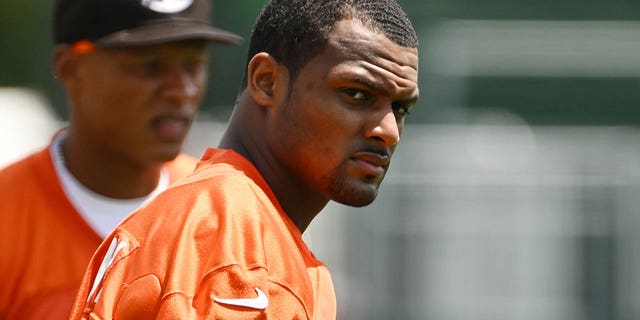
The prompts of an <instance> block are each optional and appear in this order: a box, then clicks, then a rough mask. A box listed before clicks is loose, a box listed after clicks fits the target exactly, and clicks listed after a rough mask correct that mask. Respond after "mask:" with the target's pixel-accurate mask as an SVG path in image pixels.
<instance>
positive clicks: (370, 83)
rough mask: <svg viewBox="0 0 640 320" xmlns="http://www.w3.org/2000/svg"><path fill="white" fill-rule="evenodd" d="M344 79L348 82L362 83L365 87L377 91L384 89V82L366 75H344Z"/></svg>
mask: <svg viewBox="0 0 640 320" xmlns="http://www.w3.org/2000/svg"><path fill="white" fill-rule="evenodd" d="M345 79H347V80H348V81H350V82H355V83H358V84H360V85H363V86H365V87H369V88H371V89H374V90H377V91H384V90H386V89H385V87H384V84H383V83H382V82H381V81H377V80H374V79H372V78H370V77H366V76H363V75H360V74H354V75H348V76H346V77H345Z"/></svg>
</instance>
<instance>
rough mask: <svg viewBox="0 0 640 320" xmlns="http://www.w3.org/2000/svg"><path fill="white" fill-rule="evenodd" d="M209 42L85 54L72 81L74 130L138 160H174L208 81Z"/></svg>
mask: <svg viewBox="0 0 640 320" xmlns="http://www.w3.org/2000/svg"><path fill="white" fill-rule="evenodd" d="M207 53H208V51H207V44H206V42H205V41H182V42H172V43H167V44H161V45H153V46H144V47H139V48H112V49H98V50H96V51H94V52H90V53H86V54H82V55H81V56H80V57H79V59H78V64H77V68H76V69H75V77H73V80H72V81H71V85H67V89H68V90H69V92H70V97H71V99H72V100H73V104H74V106H73V110H72V115H71V116H72V126H71V130H73V131H74V133H73V134H79V135H83V136H85V137H87V139H91V140H92V143H93V144H95V148H93V149H94V150H100V152H105V153H111V154H112V155H118V156H120V157H127V158H130V159H132V160H134V161H139V162H164V161H167V160H171V159H173V158H174V157H175V156H176V155H177V154H178V153H179V152H180V150H181V147H182V142H183V141H184V139H185V137H186V134H187V132H188V130H189V128H190V126H191V123H192V121H193V119H194V117H195V116H196V114H197V111H198V109H199V106H200V102H201V100H202V97H203V94H204V91H205V87H206V83H207V62H208V54H207Z"/></svg>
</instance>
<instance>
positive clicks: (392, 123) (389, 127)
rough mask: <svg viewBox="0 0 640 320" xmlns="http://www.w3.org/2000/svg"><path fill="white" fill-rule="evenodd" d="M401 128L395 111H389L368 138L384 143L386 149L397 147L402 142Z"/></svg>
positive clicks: (369, 133)
mask: <svg viewBox="0 0 640 320" xmlns="http://www.w3.org/2000/svg"><path fill="white" fill-rule="evenodd" d="M400 126H401V124H400V123H399V122H398V120H397V118H396V115H395V114H394V112H393V110H392V109H389V110H388V112H386V113H385V114H384V115H382V116H381V118H380V119H379V121H378V122H377V123H376V124H375V125H374V126H373V128H372V129H371V130H370V131H369V132H368V134H367V138H369V139H373V140H376V141H378V142H380V143H382V144H383V146H384V147H389V146H392V145H395V144H397V143H398V141H400V133H401V128H400Z"/></svg>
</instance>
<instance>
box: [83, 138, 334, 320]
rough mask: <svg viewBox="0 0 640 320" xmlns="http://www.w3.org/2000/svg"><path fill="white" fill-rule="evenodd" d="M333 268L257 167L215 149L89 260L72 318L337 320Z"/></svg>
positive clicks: (128, 220)
mask: <svg viewBox="0 0 640 320" xmlns="http://www.w3.org/2000/svg"><path fill="white" fill-rule="evenodd" d="M335 316H336V299H335V292H334V289H333V283H332V281H331V276H330V274H329V271H328V270H327V268H326V266H325V265H324V264H323V263H322V262H320V261H318V260H317V259H316V258H315V257H314V255H313V254H312V253H311V251H309V249H308V248H307V246H306V244H305V243H304V241H303V239H302V235H301V233H300V231H299V230H298V229H297V227H296V226H295V225H294V224H293V222H292V221H291V220H290V219H289V217H288V216H287V215H286V214H285V212H284V211H283V210H282V208H281V207H280V205H279V202H278V200H277V199H276V197H275V195H274V194H273V192H272V191H271V189H270V188H269V186H268V185H267V183H266V182H265V181H264V179H263V178H262V176H261V175H260V173H259V172H258V171H257V169H256V168H255V167H254V166H253V165H252V164H251V163H250V162H249V161H248V160H247V159H245V158H243V157H242V156H240V155H239V154H237V153H235V152H234V151H230V150H220V149H208V150H207V151H206V153H205V154H204V156H203V159H202V161H201V162H200V163H199V164H198V167H197V169H196V171H195V172H194V173H193V174H192V175H191V176H189V177H188V178H187V179H185V180H182V181H181V182H180V183H178V184H176V185H174V186H172V187H171V188H169V189H168V190H166V191H165V192H163V193H161V194H160V195H158V196H157V197H156V198H155V199H154V200H153V201H151V202H149V203H147V204H146V205H144V206H142V207H141V208H140V209H139V210H137V211H136V212H135V213H134V214H132V215H130V216H129V217H128V218H127V219H126V220H125V221H124V222H123V223H122V224H121V225H120V226H119V227H118V228H116V230H115V231H114V232H113V233H112V234H111V235H110V236H109V237H108V238H107V239H106V240H105V241H104V242H103V243H102V245H101V246H100V248H99V249H98V251H97V252H96V254H95V255H94V257H93V258H92V260H91V263H90V265H89V268H88V270H87V273H86V275H85V278H84V279H83V283H82V285H81V288H80V292H79V293H78V296H77V298H76V303H75V306H74V310H73V314H72V318H71V319H226V320H233V319H318V320H325V319H335Z"/></svg>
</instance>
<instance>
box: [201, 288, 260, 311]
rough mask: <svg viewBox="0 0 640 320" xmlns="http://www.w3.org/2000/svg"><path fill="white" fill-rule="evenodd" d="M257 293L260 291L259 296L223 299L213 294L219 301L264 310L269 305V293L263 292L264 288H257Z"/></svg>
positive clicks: (215, 299)
mask: <svg viewBox="0 0 640 320" xmlns="http://www.w3.org/2000/svg"><path fill="white" fill-rule="evenodd" d="M256 293H258V297H256V298H251V299H222V298H218V297H215V296H213V295H211V296H212V298H213V300H214V301H216V302H217V303H221V304H226V305H231V306H238V307H247V308H251V309H258V310H264V309H266V308H267V307H268V306H269V299H268V298H267V295H266V294H264V292H262V290H260V289H258V288H256Z"/></svg>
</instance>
